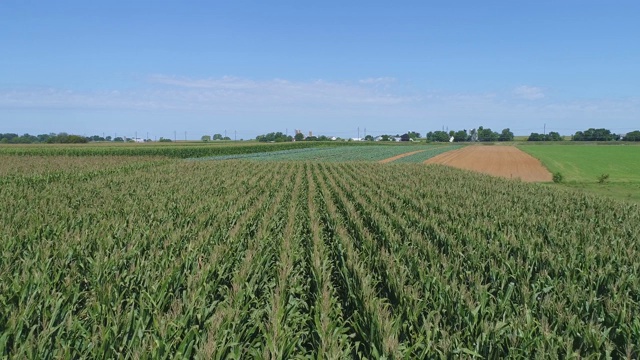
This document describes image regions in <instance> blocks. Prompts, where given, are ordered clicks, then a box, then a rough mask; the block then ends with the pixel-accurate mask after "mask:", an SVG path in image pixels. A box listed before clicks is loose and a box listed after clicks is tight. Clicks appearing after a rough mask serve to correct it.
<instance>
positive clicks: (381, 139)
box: [380, 135, 394, 141]
mask: <svg viewBox="0 0 640 360" xmlns="http://www.w3.org/2000/svg"><path fill="white" fill-rule="evenodd" d="M380 141H394V140H393V138H392V137H391V135H381V136H380Z"/></svg>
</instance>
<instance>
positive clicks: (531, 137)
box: [527, 133, 544, 141]
mask: <svg viewBox="0 0 640 360" xmlns="http://www.w3.org/2000/svg"><path fill="white" fill-rule="evenodd" d="M527 141H544V135H542V134H538V133H531V135H529V137H528V138H527Z"/></svg>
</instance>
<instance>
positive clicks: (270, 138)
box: [214, 132, 293, 142]
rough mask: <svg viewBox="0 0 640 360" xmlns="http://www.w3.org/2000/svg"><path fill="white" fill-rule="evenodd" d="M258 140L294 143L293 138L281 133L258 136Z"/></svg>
mask: <svg viewBox="0 0 640 360" xmlns="http://www.w3.org/2000/svg"><path fill="white" fill-rule="evenodd" d="M214 136H215V135H214ZM256 140H258V141H260V142H286V141H293V137H291V136H287V135H285V134H283V133H281V132H272V133H268V134H265V135H258V136H257V137H256Z"/></svg>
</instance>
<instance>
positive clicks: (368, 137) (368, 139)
mask: <svg viewBox="0 0 640 360" xmlns="http://www.w3.org/2000/svg"><path fill="white" fill-rule="evenodd" d="M364 140H365V141H373V140H375V139H374V138H373V136H371V135H367V136H365V137H364Z"/></svg>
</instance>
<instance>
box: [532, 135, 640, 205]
mask: <svg viewBox="0 0 640 360" xmlns="http://www.w3.org/2000/svg"><path fill="white" fill-rule="evenodd" d="M520 149H522V150H524V151H526V152H528V153H529V154H531V155H533V156H534V157H536V158H538V159H540V161H541V162H542V163H543V164H544V165H545V166H546V167H547V168H548V169H549V171H551V172H552V173H556V172H560V173H561V174H562V175H563V177H564V180H563V183H564V186H568V187H572V188H578V189H583V190H586V191H589V192H593V193H597V194H601V195H606V196H610V197H613V198H617V199H625V200H630V201H635V202H638V203H640V146H637V145H574V146H567V145H537V146H536V145H529V146H525V145H522V146H520ZM602 175H608V177H607V179H606V180H605V181H603V182H602V183H601V182H599V179H600V177H601V176H602Z"/></svg>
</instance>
